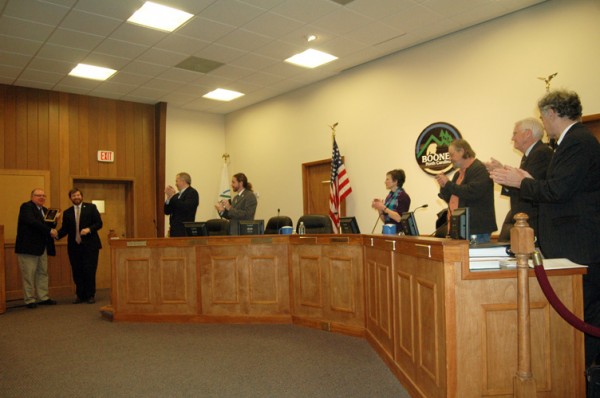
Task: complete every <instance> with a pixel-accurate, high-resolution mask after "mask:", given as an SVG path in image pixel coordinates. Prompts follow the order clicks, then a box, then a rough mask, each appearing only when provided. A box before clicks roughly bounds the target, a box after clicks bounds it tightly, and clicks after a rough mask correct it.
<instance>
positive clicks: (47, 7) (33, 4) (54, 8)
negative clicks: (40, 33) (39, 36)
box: [3, 0, 69, 25]
mask: <svg viewBox="0 0 600 398" xmlns="http://www.w3.org/2000/svg"><path fill="white" fill-rule="evenodd" d="M68 12H69V7H65V6H60V5H56V4H51V3H46V2H43V1H36V0H18V1H17V0H12V1H9V2H8V3H7V4H6V8H5V9H4V13H3V15H6V16H9V17H16V18H20V19H24V20H27V21H33V22H37V23H42V24H46V25H56V24H58V23H59V22H60V21H61V20H62V19H63V18H64V17H65V15H67V13H68Z"/></svg>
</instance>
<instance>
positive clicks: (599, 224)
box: [491, 90, 600, 365]
mask: <svg viewBox="0 0 600 398" xmlns="http://www.w3.org/2000/svg"><path fill="white" fill-rule="evenodd" d="M538 108H539V111H540V115H541V119H542V122H543V123H544V127H545V129H546V132H547V133H548V137H549V138H554V139H557V143H558V147H557V148H556V152H555V153H554V155H553V156H552V159H551V160H550V165H549V166H548V170H547V172H546V178H545V179H534V178H533V177H532V176H531V175H530V174H529V173H527V172H526V171H524V170H522V169H517V168H511V167H505V168H503V169H496V170H494V171H492V172H491V176H492V178H493V179H494V181H495V182H496V183H498V184H502V185H506V186H512V187H516V188H520V189H521V197H522V198H524V199H526V200H530V201H533V202H537V203H538V204H539V218H538V227H539V243H540V248H541V250H542V253H543V254H544V256H545V257H548V258H562V257H564V258H568V259H569V260H571V261H573V262H575V263H578V264H585V265H588V266H589V267H588V273H587V274H586V275H584V276H583V295H584V319H585V321H586V322H587V323H589V324H591V325H594V326H600V244H598V236H600V143H599V142H598V140H597V139H596V137H594V135H593V134H592V133H591V132H590V131H589V130H588V129H587V128H586V127H585V126H584V125H583V124H581V123H580V120H581V112H582V107H581V102H580V100H579V96H578V95H577V94H576V93H575V92H572V91H563V90H559V91H551V92H549V93H547V94H546V95H545V96H544V97H543V98H542V99H541V100H540V101H539V102H538ZM585 346H586V347H585V351H586V352H585V356H586V358H585V359H586V365H590V364H591V363H592V361H593V360H594V358H595V357H596V356H597V355H598V354H599V353H600V339H597V338H595V337H592V336H589V335H586V336H585Z"/></svg>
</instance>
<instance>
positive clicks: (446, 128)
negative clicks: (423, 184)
mask: <svg viewBox="0 0 600 398" xmlns="http://www.w3.org/2000/svg"><path fill="white" fill-rule="evenodd" d="M459 138H462V136H461V135H460V133H459V131H458V129H457V128H456V127H454V126H453V125H451V124H449V123H444V122H437V123H433V124H430V125H429V126H427V127H425V130H423V131H422V132H421V134H420V135H419V138H417V145H416V148H415V157H416V159H417V163H418V164H419V167H421V169H422V170H423V171H424V172H426V173H427V174H433V175H436V174H442V173H446V172H447V171H450V170H452V162H451V161H450V154H449V153H448V146H449V145H450V144H451V143H452V141H454V140H457V139H459Z"/></svg>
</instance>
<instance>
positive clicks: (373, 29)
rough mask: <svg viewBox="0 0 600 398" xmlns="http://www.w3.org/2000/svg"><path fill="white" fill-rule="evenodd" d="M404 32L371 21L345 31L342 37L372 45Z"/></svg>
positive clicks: (401, 34)
mask: <svg viewBox="0 0 600 398" xmlns="http://www.w3.org/2000/svg"><path fill="white" fill-rule="evenodd" d="M405 34H406V32H404V31H402V30H399V29H395V28H393V27H391V26H389V25H386V24H383V23H380V22H372V23H369V24H366V25H364V26H361V27H359V28H357V29H355V30H353V31H351V32H347V33H346V34H345V35H344V37H345V38H347V39H352V40H356V41H357V42H359V43H364V44H367V45H369V46H374V45H376V44H379V43H382V42H384V41H388V40H391V39H393V38H396V37H399V36H403V35H405Z"/></svg>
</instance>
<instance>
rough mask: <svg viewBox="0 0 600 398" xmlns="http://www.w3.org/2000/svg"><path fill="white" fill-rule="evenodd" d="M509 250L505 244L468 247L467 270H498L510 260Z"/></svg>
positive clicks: (484, 244)
mask: <svg viewBox="0 0 600 398" xmlns="http://www.w3.org/2000/svg"><path fill="white" fill-rule="evenodd" d="M509 249H510V247H509V245H508V244H507V243H502V244H499V243H483V244H478V245H473V246H471V247H469V269H494V268H496V269H498V268H500V267H501V266H503V265H504V263H505V262H507V261H509V260H510V259H511V257H510V250H509ZM515 264H516V263H515ZM515 266H516V265H515Z"/></svg>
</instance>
